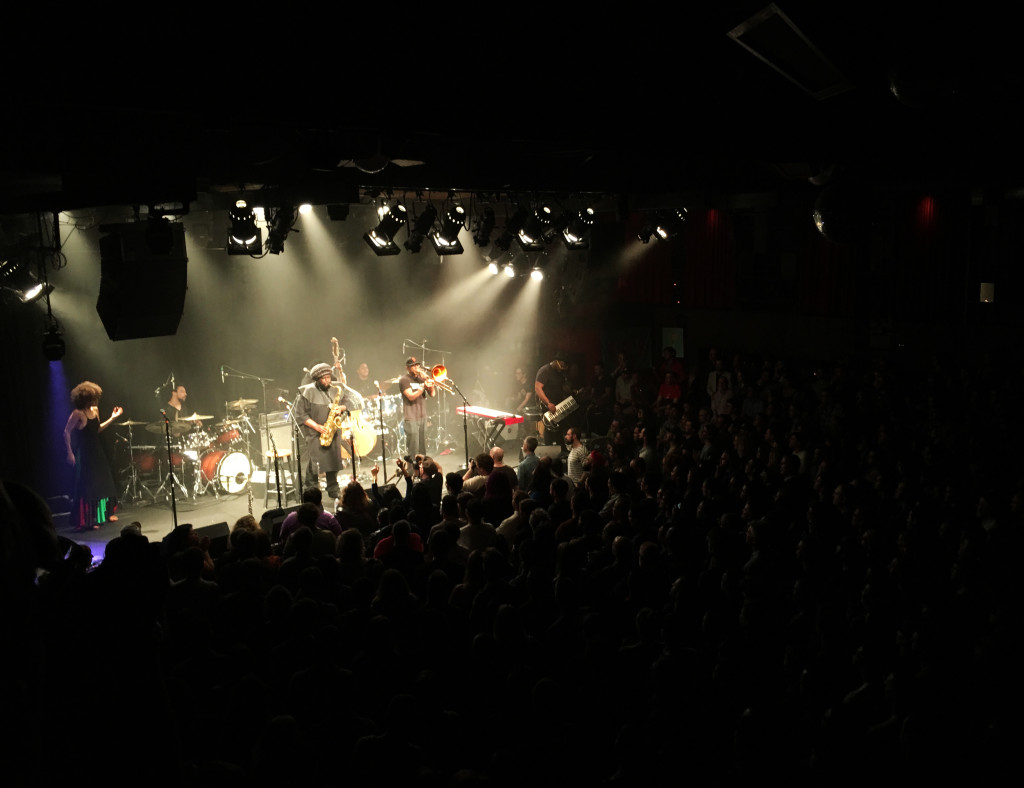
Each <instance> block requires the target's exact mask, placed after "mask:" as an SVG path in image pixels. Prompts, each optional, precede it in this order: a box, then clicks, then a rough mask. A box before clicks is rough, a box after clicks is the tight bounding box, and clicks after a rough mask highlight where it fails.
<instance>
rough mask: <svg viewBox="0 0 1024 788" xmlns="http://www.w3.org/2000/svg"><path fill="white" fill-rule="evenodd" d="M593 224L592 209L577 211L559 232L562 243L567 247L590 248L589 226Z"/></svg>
mask: <svg viewBox="0 0 1024 788" xmlns="http://www.w3.org/2000/svg"><path fill="white" fill-rule="evenodd" d="M593 224H594V209H593V208H586V209H584V210H582V211H578V212H577V213H576V215H575V216H573V217H572V218H570V219H569V221H568V223H567V224H566V225H565V227H563V228H562V232H561V233H560V235H561V237H562V243H564V244H565V245H566V247H567V248H569V249H589V248H590V228H591V227H592V226H593Z"/></svg>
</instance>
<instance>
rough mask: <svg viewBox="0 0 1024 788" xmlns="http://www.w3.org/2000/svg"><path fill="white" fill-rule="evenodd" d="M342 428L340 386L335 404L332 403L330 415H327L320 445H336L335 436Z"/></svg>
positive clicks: (335, 397)
mask: <svg viewBox="0 0 1024 788" xmlns="http://www.w3.org/2000/svg"><path fill="white" fill-rule="evenodd" d="M341 426H342V422H341V387H340V386H339V387H338V393H337V394H336V395H335V396H334V402H332V403H331V410H330V413H328V414H327V421H325V422H324V431H323V432H321V433H320V445H321V446H324V447H327V446H330V445H331V444H332V443H334V436H335V435H336V434H337V432H338V430H339V429H341Z"/></svg>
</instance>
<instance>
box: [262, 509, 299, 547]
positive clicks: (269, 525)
mask: <svg viewBox="0 0 1024 788" xmlns="http://www.w3.org/2000/svg"><path fill="white" fill-rule="evenodd" d="M298 510H299V507H298V505H296V506H289V507H286V508H284V509H267V511H265V512H264V513H263V516H262V517H260V528H261V529H263V530H264V531H266V532H267V533H268V534H270V543H271V544H277V543H278V542H279V541H281V525H282V524H283V523H284V518H285V517H287V516H288V515H289V513H291V512H297V511H298Z"/></svg>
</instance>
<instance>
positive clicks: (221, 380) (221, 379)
mask: <svg viewBox="0 0 1024 788" xmlns="http://www.w3.org/2000/svg"><path fill="white" fill-rule="evenodd" d="M220 382H221V383H223V382H224V365H223V364H221V365H220Z"/></svg>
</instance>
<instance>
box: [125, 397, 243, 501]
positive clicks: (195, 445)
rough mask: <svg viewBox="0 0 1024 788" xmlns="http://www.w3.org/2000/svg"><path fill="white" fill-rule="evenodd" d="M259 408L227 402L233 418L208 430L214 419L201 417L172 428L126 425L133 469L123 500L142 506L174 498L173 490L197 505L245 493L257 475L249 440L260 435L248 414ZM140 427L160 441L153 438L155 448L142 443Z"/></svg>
mask: <svg viewBox="0 0 1024 788" xmlns="http://www.w3.org/2000/svg"><path fill="white" fill-rule="evenodd" d="M255 404H256V400H254V399H240V400H236V401H234V402H227V403H225V405H226V406H227V412H228V415H227V417H226V418H225V419H224V420H222V421H219V422H216V423H214V424H212V425H211V426H210V427H209V428H207V427H206V426H205V425H206V424H208V423H210V422H211V420H212V419H213V418H214V416H212V415H200V414H197V413H193V414H192V415H191V416H187V417H182V418H179V419H178V420H177V421H169V422H166V423H165V422H164V421H162V420H161V421H154V422H146V421H123V422H121V423H120V424H119V425H118V427H123V428H127V430H128V435H127V444H128V465H127V466H126V467H124V468H123V469H122V481H123V482H124V489H123V491H122V493H121V497H122V499H124V500H127V501H133V502H137V501H143V500H145V498H146V497H147V496H148V498H149V499H150V500H151V501H156V500H157V499H159V498H161V497H162V496H170V494H171V487H172V486H173V488H174V490H175V491H177V492H178V493H180V494H181V495H183V496H184V497H186V498H191V499H192V500H196V498H197V497H198V496H200V495H205V494H207V493H211V494H212V495H213V496H214V497H217V498H219V497H220V494H221V493H226V494H229V495H236V494H239V493H243V492H245V491H246V490H247V489H248V487H249V482H250V479H251V478H252V474H253V470H254V467H253V463H252V460H251V459H250V448H249V436H250V435H252V434H255V432H256V430H255V429H254V428H253V426H252V423H251V421H250V420H249V417H248V415H247V411H248V410H249V409H251V407H252V406H253V405H255ZM135 427H143V428H144V430H145V431H146V432H150V433H153V435H154V436H159V437H154V438H152V439H150V440H151V441H152V445H141V444H136V443H135V435H134V432H133V430H134V428H135ZM167 436H169V437H170V452H169V457H168V451H167V448H166V443H165V441H166V438H167ZM161 439H163V440H161Z"/></svg>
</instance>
